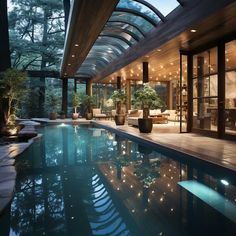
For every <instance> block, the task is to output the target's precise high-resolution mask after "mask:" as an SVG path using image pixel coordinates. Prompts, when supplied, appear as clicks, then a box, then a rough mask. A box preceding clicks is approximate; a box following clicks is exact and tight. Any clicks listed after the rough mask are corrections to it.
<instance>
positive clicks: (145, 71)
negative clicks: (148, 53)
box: [143, 61, 149, 83]
mask: <svg viewBox="0 0 236 236" xmlns="http://www.w3.org/2000/svg"><path fill="white" fill-rule="evenodd" d="M148 82H149V73H148V62H147V61H144V62H143V83H148Z"/></svg>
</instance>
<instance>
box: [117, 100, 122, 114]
mask: <svg viewBox="0 0 236 236" xmlns="http://www.w3.org/2000/svg"><path fill="white" fill-rule="evenodd" d="M116 114H121V102H120V101H119V102H117V103H116Z"/></svg>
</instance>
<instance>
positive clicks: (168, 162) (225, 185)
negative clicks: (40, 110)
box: [0, 125, 236, 236]
mask: <svg viewBox="0 0 236 236" xmlns="http://www.w3.org/2000/svg"><path fill="white" fill-rule="evenodd" d="M39 132H40V133H42V134H43V136H42V137H41V138H40V139H38V140H37V141H36V142H35V143H34V144H33V145H32V146H31V147H30V148H29V149H28V150H26V151H25V152H24V153H23V154H21V155H20V156H19V157H18V158H17V164H16V168H17V171H18V177H17V182H16V189H15V195H14V198H13V201H12V203H11V206H10V207H9V209H8V210H7V211H6V212H5V213H4V215H3V216H1V217H0V235H1V236H3V235H12V236H15V235H33V236H35V235H50V236H51V235H68V236H73V235H81V236H89V235H114V236H115V235H134V236H139V235H140V236H158V235H163V236H164V235H168V236H185V235H186V236H187V235H188V236H189V235H190V236H191V235H220V236H222V235H224V236H225V235H235V232H236V204H235V203H236V202H235V201H236V188H235V186H234V184H235V179H233V178H232V177H229V176H222V175H218V174H217V173H213V174H212V172H211V173H208V172H207V171H206V169H205V170H203V169H202V167H199V166H196V165H195V164H193V163H191V162H186V161H184V160H182V158H181V156H180V155H179V154H177V153H176V154H174V155H173V156H172V157H169V156H167V155H166V154H165V153H162V152H160V151H158V148H155V149H153V148H151V147H150V146H143V145H142V144H140V143H135V142H134V141H132V140H129V139H127V138H125V137H123V136H119V135H117V134H115V133H111V132H109V131H107V130H104V129H101V128H96V127H93V126H90V125H89V126H86V125H81V126H71V125H58V126H46V127H42V128H40V129H39Z"/></svg>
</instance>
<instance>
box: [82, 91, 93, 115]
mask: <svg viewBox="0 0 236 236" xmlns="http://www.w3.org/2000/svg"><path fill="white" fill-rule="evenodd" d="M82 103H83V105H84V106H85V107H86V110H87V112H88V113H91V112H92V111H91V110H92V107H94V106H95V105H96V103H95V97H94V96H89V95H84V96H83V97H82Z"/></svg>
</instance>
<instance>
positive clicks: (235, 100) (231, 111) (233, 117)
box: [225, 40, 236, 135]
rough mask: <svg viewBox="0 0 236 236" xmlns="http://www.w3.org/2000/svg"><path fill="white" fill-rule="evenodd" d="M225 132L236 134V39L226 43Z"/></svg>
mask: <svg viewBox="0 0 236 236" xmlns="http://www.w3.org/2000/svg"><path fill="white" fill-rule="evenodd" d="M225 65H226V73H225V132H226V133H227V134H233V135H236V40H234V41H231V42H229V43H227V44H226V45H225Z"/></svg>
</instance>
